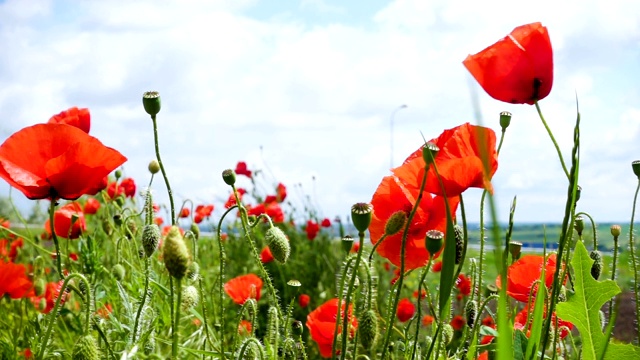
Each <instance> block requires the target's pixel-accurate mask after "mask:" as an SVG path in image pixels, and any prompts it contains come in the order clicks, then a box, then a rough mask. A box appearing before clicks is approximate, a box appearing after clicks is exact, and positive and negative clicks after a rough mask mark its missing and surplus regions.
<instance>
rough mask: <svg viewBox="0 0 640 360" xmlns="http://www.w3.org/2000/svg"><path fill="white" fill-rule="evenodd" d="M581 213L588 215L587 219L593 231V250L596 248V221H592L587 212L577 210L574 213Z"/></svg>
mask: <svg viewBox="0 0 640 360" xmlns="http://www.w3.org/2000/svg"><path fill="white" fill-rule="evenodd" d="M581 215H584V216H586V217H588V218H589V221H590V222H591V232H592V233H593V250H598V232H597V231H596V222H595V221H593V218H592V217H591V215H589V214H587V213H586V212H579V213H577V214H576V217H578V216H581Z"/></svg>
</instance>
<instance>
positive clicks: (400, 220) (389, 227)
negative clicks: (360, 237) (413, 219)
mask: <svg viewBox="0 0 640 360" xmlns="http://www.w3.org/2000/svg"><path fill="white" fill-rule="evenodd" d="M406 222H407V213H406V212H404V211H402V210H400V211H396V212H394V213H393V214H391V216H390V217H389V220H387V223H386V224H385V225H384V234H385V235H387V236H391V235H395V234H397V233H399V232H400V230H402V228H403V227H404V225H405V224H406Z"/></svg>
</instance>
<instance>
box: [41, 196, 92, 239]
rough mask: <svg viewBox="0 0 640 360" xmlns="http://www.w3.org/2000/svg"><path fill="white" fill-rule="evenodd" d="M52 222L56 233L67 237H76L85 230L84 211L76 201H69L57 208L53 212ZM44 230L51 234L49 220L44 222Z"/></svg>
mask: <svg viewBox="0 0 640 360" xmlns="http://www.w3.org/2000/svg"><path fill="white" fill-rule="evenodd" d="M74 218H75V220H74ZM72 223H73V224H72ZM53 224H54V225H53V227H54V229H55V232H56V235H58V236H60V237H63V238H67V239H77V238H79V237H80V235H81V234H82V233H83V232H85V231H86V230H87V222H86V220H85V218H84V212H82V207H81V206H80V204H78V203H77V202H70V203H68V204H66V205H64V206H62V207H60V208H59V209H57V210H56V211H55V212H54V213H53ZM44 230H45V231H46V232H47V233H48V234H51V224H49V220H47V221H46V222H45V223H44Z"/></svg>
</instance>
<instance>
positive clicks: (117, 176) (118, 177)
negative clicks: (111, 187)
mask: <svg viewBox="0 0 640 360" xmlns="http://www.w3.org/2000/svg"><path fill="white" fill-rule="evenodd" d="M113 175H114V176H115V177H116V180H118V179H120V178H121V177H122V170H120V169H118V170H116V172H115V173H114V174H113Z"/></svg>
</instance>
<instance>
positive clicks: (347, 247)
mask: <svg viewBox="0 0 640 360" xmlns="http://www.w3.org/2000/svg"><path fill="white" fill-rule="evenodd" d="M340 243H341V245H342V250H343V251H344V252H345V253H347V254H348V253H349V252H351V248H352V247H353V236H351V235H345V236H344V237H343V238H342V241H341V242H340Z"/></svg>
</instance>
